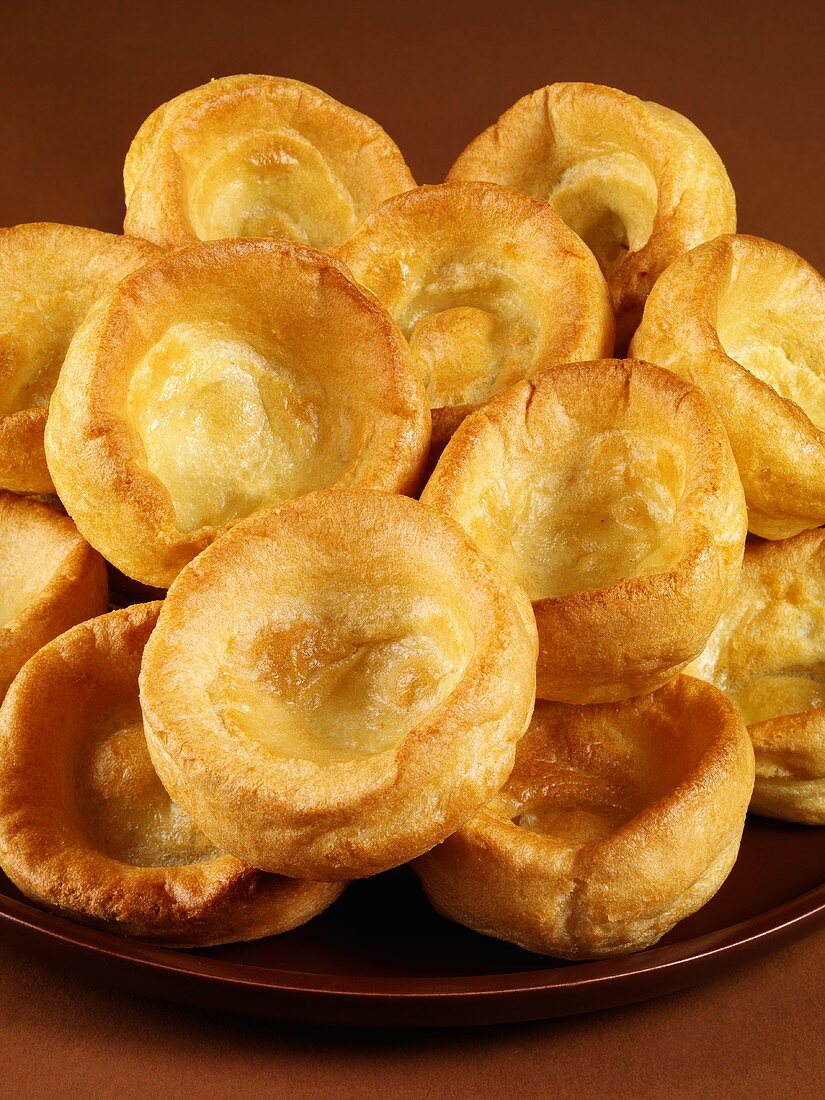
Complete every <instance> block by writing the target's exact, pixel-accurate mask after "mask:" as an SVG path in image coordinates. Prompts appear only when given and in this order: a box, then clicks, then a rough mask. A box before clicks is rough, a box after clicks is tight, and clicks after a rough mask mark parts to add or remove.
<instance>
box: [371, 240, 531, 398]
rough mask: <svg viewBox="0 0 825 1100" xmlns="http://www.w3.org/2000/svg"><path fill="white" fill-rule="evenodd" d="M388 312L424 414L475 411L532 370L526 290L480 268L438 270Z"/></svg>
mask: <svg viewBox="0 0 825 1100" xmlns="http://www.w3.org/2000/svg"><path fill="white" fill-rule="evenodd" d="M379 297H381V294H380V293H379ZM393 312H394V314H395V319H396V321H397V322H398V325H399V327H400V329H401V331H402V332H403V333H404V335H405V336H406V337H407V340H408V341H409V344H410V350H411V351H412V354H413V358H414V359H415V360H416V363H417V364H418V366H419V368H420V370H421V373H422V375H423V377H424V385H425V386H426V389H427V396H428V398H429V401H430V406H431V408H441V407H443V406H445V405H478V404H481V403H482V402H483V401H486V400H487V398H489V397H491V396H492V395H493V394H495V393H498V392H499V391H500V390H502V389H505V388H506V387H507V386H509V385H511V384H512V383H513V382H516V381H518V380H519V379H521V378H523V377H524V376H525V375H526V374H527V373H529V371H530V368H531V367H532V366H533V364H534V363H535V360H536V355H537V349H538V341H539V329H538V326H537V323H536V321H535V320H533V319H532V318H533V317H534V316H535V313H536V312H537V311H536V309H535V306H534V304H533V303H532V300H531V295H530V291H529V287H528V286H527V285H526V284H524V283H523V282H521V281H519V280H516V279H514V278H512V277H511V276H510V275H508V274H506V273H505V272H502V271H498V270H496V269H495V268H492V267H491V266H490V265H489V263H485V262H484V261H478V262H464V261H454V262H451V263H446V264H444V265H442V266H441V267H440V268H438V270H436V271H433V272H431V273H430V274H429V275H428V276H427V277H426V278H423V279H421V280H419V281H418V282H417V283H415V285H414V286H413V287H412V292H411V293H410V294H408V295H407V296H405V299H404V301H403V302H401V303H399V304H398V305H397V306H396V307H395V308H394V310H393Z"/></svg>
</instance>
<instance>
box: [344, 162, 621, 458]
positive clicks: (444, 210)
mask: <svg viewBox="0 0 825 1100" xmlns="http://www.w3.org/2000/svg"><path fill="white" fill-rule="evenodd" d="M335 255H337V256H338V257H339V258H340V259H341V260H342V261H343V262H344V263H345V264H346V265H347V266H348V267H349V268H350V270H351V271H352V273H353V275H354V276H355V278H356V280H357V281H358V282H359V283H360V284H362V285H363V286H365V287H366V288H367V289H368V290H370V291H371V292H372V293H374V294H375V295H376V297H377V298H378V299H379V300H380V301H381V302H383V304H384V305H385V307H386V308H387V309H388V311H389V312H390V314H391V315H392V316H393V318H394V319H395V320H396V322H398V323H399V324H400V325H401V328H402V331H403V332H404V334H405V336H406V337H407V338H408V339H412V338H413V337H414V335H415V334H416V332H417V331H418V328H419V324H420V322H421V321H422V320H423V321H425V322H432V321H433V320H436V321H441V322H442V323H441V324H440V325H439V329H438V331H439V334H440V339H439V340H437V341H436V343H437V344H438V343H440V342H441V340H444V341H445V342H447V343H448V347H449V349H450V352H452V354H449V353H446V352H445V351H444V350H440V352H437V355H436V358H437V359H440V360H441V363H440V366H441V367H442V369H443V368H444V367H446V368H447V369H451V370H452V371H453V372H454V373H455V372H459V373H461V372H463V370H464V369H465V367H464V364H465V363H466V360H467V359H468V357H469V356H472V355H473V352H474V351H475V350H476V349H475V348H474V347H473V337H474V336H475V338H477V334H476V333H474V332H472V328H474V326H471V333H470V334H465V344H464V350H463V349H462V343H461V341H460V340H458V341H456V342H453V338H454V336H455V335H456V330H457V329H458V331H459V332H460V331H461V326H460V325H459V324H458V323H457V322H455V321H454V322H453V324H452V325H450V323H449V321H444V318H449V316H450V315H451V314H454V313H455V312H456V311H457V310H458V309H461V308H463V309H464V310H467V308H468V307H473V306H474V307H475V308H474V312H475V314H476V315H477V316H478V317H479V318H480V317H484V316H485V315H486V318H487V320H488V321H490V322H491V323H492V324H493V325H495V324H500V322H501V316H500V313H501V311H500V310H499V309H497V307H496V302H495V295H494V294H493V295H492V298H493V301H490V300H489V298H490V297H491V295H490V291H489V285H490V284H494V282H495V280H496V279H498V280H502V279H503V280H505V283H504V286H503V287H502V288H500V290H499V292H498V293H499V295H500V296H501V298H503V299H504V300H505V304H507V299H508V297H509V296H511V295H512V293H513V291H512V287H511V286H510V283H509V282H507V281H506V280H511V281H512V284H514V285H515V286H516V287H517V288H518V292H519V293H520V295H521V302H520V307H521V308H520V309H519V310H518V311H517V316H516V317H515V318H513V321H514V323H515V327H516V331H519V330H520V332H521V336H520V337H519V339H521V340H523V339H524V332H526V331H531V332H532V338H533V347H532V349H531V352H530V354H527V353H523V355H522V362H521V368H522V369H521V370H519V369H518V367H519V363H518V359H516V360H515V361H512V362H510V363H509V364H508V363H507V362H506V360H505V361H504V364H502V365H501V367H500V372H499V377H498V378H496V379H491V380H490V385H491V386H492V389H488V391H487V392H485V393H484V394H483V396H482V397H481V399H480V400H476V399H473V400H465V401H456V403H454V404H453V403H451V404H441V403H440V402H439V401H438V399H437V397H436V396H432V397H431V404H432V405H433V408H432V416H433V449H434V450H437V451H440V450H441V449H442V448H443V446H444V445H445V444H446V442H447V440H448V439H449V438H450V437H451V436H452V434H453V432H454V431H455V429H456V428H457V427H458V425H459V424H460V423H461V421H462V420H463V419H464V417H465V416H466V415H467V414H468V413H469V412H471V411H472V409H473V408H476V407H477V406H478V405H479V404H481V403H483V401H484V400H486V399H487V398H488V397H490V396H492V394H493V393H495V392H499V391H500V390H502V389H505V388H506V387H507V386H509V385H511V384H512V383H513V382H516V381H518V380H519V378H523V377H526V376H527V375H528V374H532V373H535V372H536V371H538V370H541V369H543V368H545V367H548V366H550V365H552V364H556V363H565V362H570V361H572V360H580V359H598V358H601V357H602V356H606V355H610V354H611V353H612V351H613V338H614V330H615V325H614V319H613V313H612V309H611V306H610V299H609V295H608V292H607V286H606V284H605V281H604V277H603V276H602V274H601V271H600V270H599V267H598V264H597V263H596V262H595V260H594V257H593V255H592V253H591V252H590V250H589V249H588V248H587V247H586V245H584V244H583V242H582V241H581V240H580V239H579V238H578V237H577V236H576V234H575V233H574V232H573V231H572V230H571V229H568V228H567V226H566V225H565V224H564V222H563V221H562V220H561V218H559V217H558V215H557V214H556V213H555V212H554V211H553V209H552V208H551V207H550V205H549V204H548V203H546V202H542V201H539V200H536V199H531V198H529V197H528V196H526V195H523V194H521V193H518V192H515V191H511V190H509V189H507V188H505V187H500V186H498V185H496V184H490V183H475V182H464V181H461V182H457V183H445V184H441V185H439V186H425V187H418V188H416V189H415V190H412V191H407V192H405V193H404V194H400V195H396V196H395V197H394V198H391V199H388V200H387V201H386V202H385V203H383V204H382V205H381V206H380V207H379V208H378V209H377V210H376V211H375V212H374V213H372V214H371V215H369V217H367V218H366V219H365V220H364V222H363V223H362V224H361V226H360V227H359V229H358V231H357V232H356V233H355V235H354V236H353V237H351V238H350V239H349V240H348V241H346V242H345V243H344V244H343V245H341V246H340V247H339V248H337V249H336V250H335ZM474 268H475V270H473V269H474ZM468 270H470V271H472V272H473V274H472V276H471V277H469V278H468V275H467V271H468ZM437 289H440V290H441V297H439V296H437V295H436V293H435V292H436V290H437ZM422 298H423V299H424V303H425V306H424V308H423V311H422V308H420V307H419V308H416V301H417V299H422ZM434 298H436V299H437V300H436V305H437V306H438V307H439V308H438V309H437V310H428V309H426V305H427V303H428V302H432V301H433V299H434ZM476 299H478V302H476ZM510 310H512V307H510ZM431 342H432V340H431ZM496 342H498V343H499V344H500V346H501V345H505V346H506V345H507V344H508V343H509V344H513V343H514V342H517V341H516V338H515V337H514V336H513V332H512V331H510V330H506V329H505V330H503V331H501V332H499V333H497V340H496V341H493V344H494V345H495V343H496ZM492 350H493V351H495V350H496V349H495V346H493V349H492ZM459 364H460V365H459ZM419 365H420V366H423V364H422V363H420V362H419ZM481 365H482V366H483V367H485V368H489V363H488V362H487V360H486V358H484V359H483V360H482V364H481ZM461 381H463V382H464V385H463V387H461V386H459V385H457V383H455V382H454V383H453V385H456V387H457V388H463V389H464V393H465V395H467V391H468V389H469V390H470V391H472V390H474V389H476V388H477V387H478V385H479V383H480V382H483V381H484V379H479V378H469V379H462V380H461ZM449 384H450V379H439V378H438V377H433V378H432V380H431V386H432V387H433V389H434V392H435V393H437V391H438V390H439V389H442V392H443V389H444V388H445V385H449Z"/></svg>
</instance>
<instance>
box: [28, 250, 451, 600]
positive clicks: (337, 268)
mask: <svg viewBox="0 0 825 1100" xmlns="http://www.w3.org/2000/svg"><path fill="white" fill-rule="evenodd" d="M429 438H430V414H429V410H428V409H427V401H426V395H425V394H424V390H423V386H422V384H421V379H420V377H419V374H418V371H417V370H416V368H415V366H414V364H413V362H412V360H411V358H410V354H409V351H408V349H407V346H406V343H405V341H404V338H403V337H402V335H401V333H400V332H399V331H398V329H397V328H396V326H395V325H394V324H393V323H392V321H391V319H390V318H389V317H388V316H387V314H386V312H385V311H384V310H383V309H382V308H381V306H380V305H379V303H378V302H377V301H375V299H373V298H372V297H370V296H368V295H367V294H366V293H363V292H362V291H360V290H359V289H358V288H357V287H356V286H355V284H354V283H353V282H352V281H351V279H350V277H349V274H348V272H346V271H345V269H344V268H343V266H342V265H341V264H340V263H339V262H338V261H337V260H334V259H332V257H330V256H328V255H325V254H324V253H321V252H316V251H315V250H314V249H309V248H303V247H301V246H298V245H290V244H286V243H284V242H279V241H266V240H255V241H252V240H234V241H213V242H211V243H207V244H198V245H192V246H190V247H189V248H186V249H180V250H178V251H175V252H171V253H168V254H166V255H165V256H163V257H162V258H161V259H159V260H158V261H156V262H155V263H153V264H150V265H149V266H147V267H145V268H143V269H142V270H141V271H139V272H137V273H135V274H134V275H132V276H130V277H129V278H127V279H124V280H123V281H122V282H121V283H120V284H119V285H118V286H117V287H116V288H115V289H114V290H113V291H112V292H111V293H110V294H109V295H107V296H106V297H105V298H103V299H102V300H101V301H100V302H99V304H98V305H97V307H96V308H95V309H94V310H93V311H92V313H91V314H90V316H89V317H88V318H87V320H86V321H85V322H84V324H83V325H81V327H80V329H79V330H78V331H77V333H76V335H75V338H74V339H73V341H72V344H71V347H70V348H69V352H68V354H67V356H66V360H65V364H64V368H63V371H62V372H61V376H60V380H59V382H58V385H57V388H56V390H55V393H54V396H53V399H52V404H51V410H50V413H49V421H48V426H47V429H46V449H47V457H48V462H49V468H50V469H51V472H52V477H53V478H54V483H55V485H56V486H57V489H58V492H59V494H60V498H61V500H62V501H63V503H64V505H65V506H66V509H67V511H68V512H69V513H70V515H71V516H72V517H73V518H74V520H75V522H76V523H77V525H78V527H79V529H80V530H81V531H82V532H83V533H84V535H85V536H86V538H88V540H89V542H91V543H92V545H93V546H96V547H97V549H98V550H100V551H101V552H102V553H103V555H104V556H105V557H106V558H107V559H108V560H109V561H111V562H112V563H113V564H114V565H116V566H117V567H118V569H120V570H121V571H122V572H123V573H125V574H127V576H129V577H132V578H133V579H134V580H138V581H141V582H143V583H144V584H149V585H158V586H160V587H162V588H163V587H166V586H168V584H169V583H170V582H171V580H172V579H173V578H174V577H175V576H176V575H177V574H178V573H179V572H180V570H181V569H182V567H183V566H184V565H185V564H186V563H187V562H188V561H190V560H191V559H192V558H193V557H194V556H195V555H196V554H198V553H199V552H200V551H201V550H202V549H203V548H204V547H205V546H207V545H208V544H209V543H210V542H211V541H212V540H213V539H214V538H215V537H216V535H218V534H219V533H220V532H221V531H223V530H224V529H225V528H226V527H227V525H228V524H231V523H233V522H235V521H236V520H237V519H239V518H241V517H243V516H246V515H249V514H250V513H252V512H255V511H257V510H258V509H259V508H262V507H264V506H266V505H270V504H274V503H279V502H281V501H283V500H285V499H288V498H291V497H294V496H298V495H299V494H301V493H306V492H309V491H311V490H313V489H319V488H327V487H330V486H333V485H334V486H336V487H337V486H341V487H347V486H356V487H359V488H370V489H372V488H375V489H385V490H387V491H390V492H411V491H414V490H416V489H417V488H418V485H419V481H420V476H421V471H422V467H423V463H424V461H425V459H426V455H427V451H428V448H429Z"/></svg>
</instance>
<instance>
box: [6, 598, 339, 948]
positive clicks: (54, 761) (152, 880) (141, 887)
mask: <svg viewBox="0 0 825 1100" xmlns="http://www.w3.org/2000/svg"><path fill="white" fill-rule="evenodd" d="M160 606H161V605H160V603H149V604H136V605H134V606H132V607H128V608H124V609H123V610H121V611H114V612H112V613H111V614H109V615H104V616H101V617H100V618H97V619H93V620H91V621H90V622H87V623H83V624H81V625H80V626H77V627H75V628H74V629H72V630H70V631H68V632H67V633H66V634H64V635H62V636H61V637H60V638H57V639H56V640H55V641H53V642H51V643H50V644H48V645H47V646H45V647H44V648H43V649H41V650H40V651H39V653H37V654H36V655H35V656H34V657H33V658H32V659H31V660H30V661H29V663H28V664H27V665H26V667H25V668H24V670H23V671H22V672H21V674H20V676H19V677H18V678H17V681H16V682H15V684H14V686H13V688H12V690H11V691H10V692H9V695H8V697H7V699H6V703H5V704H4V706H3V708H2V711H0V735H1V736H2V752H0V863H2V867H3V870H4V871H5V872H6V874H7V875H8V876H9V878H11V879H12V881H13V882H14V883H15V884H16V885H17V886H18V888H19V889H20V890H22V891H23V892H24V893H25V894H26V895H27V896H28V897H30V898H32V899H33V900H35V901H37V902H38V903H39V904H41V905H43V906H45V907H46V908H48V909H51V910H53V911H55V912H58V913H61V914H63V915H65V916H69V917H71V918H72V919H74V920H78V921H81V922H83V923H85V924H91V925H94V926H95V927H98V928H104V929H106V930H108V931H112V932H116V933H118V934H120V935H131V936H142V937H147V938H151V939H154V940H159V941H161V942H163V943H168V944H174V945H177V946H186V947H193V946H207V945H209V944H216V943H227V942H231V941H234V940H246V939H256V938H259V937H261V936H266V935H273V934H275V933H278V932H283V931H286V930H287V929H289V928H293V927H295V926H296V925H298V924H301V923H303V922H304V921H306V920H308V919H309V918H310V917H312V916H314V915H315V914H316V913H318V912H320V911H321V910H322V909H325V908H326V907H327V906H328V905H329V904H330V903H331V902H332V901H333V900H334V899H335V898H336V897H337V896H338V895H339V894H340V892H341V890H342V889H343V887H342V885H341V884H337V883H336V884H334V883H308V882H299V881H297V880H291V879H284V878H280V877H278V876H274V875H267V874H265V873H263V872H261V871H257V870H255V869H254V868H251V867H249V866H246V865H245V864H243V863H241V862H240V861H239V860H236V859H234V858H232V857H231V856H221V857H218V858H213V859H207V860H204V861H203V862H201V863H197V864H193V865H189V866H172V867H148V868H147V867H136V866H132V865H129V864H125V863H121V862H119V861H118V860H116V859H113V858H111V857H109V856H107V855H104V854H103V853H102V852H101V851H99V850H98V849H96V848H95V847H94V845H93V843H92V842H90V840H89V839H88V837H87V836H86V834H85V832H84V829H83V822H82V820H80V819H78V816H77V813H78V811H77V810H76V808H73V806H72V802H71V799H70V798H69V800H68V801H67V798H66V791H67V789H68V790H70V789H71V781H72V780H71V768H72V761H73V759H74V756H73V743H74V741H75V739H77V738H78V737H79V738H81V739H82V736H83V730H82V724H83V715H84V713H86V712H94V713H95V714H96V717H97V718H98V719H99V716H100V708H101V707H107V706H116V705H117V704H118V702H122V701H123V699H128V698H130V697H132V696H134V695H135V693H136V692H137V675H138V669H139V666H140V659H141V654H142V651H143V647H144V644H145V642H146V639H147V637H148V636H149V634H150V633H151V631H152V629H153V627H154V624H155V622H156V620H157V615H158V612H159V610H160ZM77 724H80V726H81V729H80V731H78V730H77V728H76V726H77Z"/></svg>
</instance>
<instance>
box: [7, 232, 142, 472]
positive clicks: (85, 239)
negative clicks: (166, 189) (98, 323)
mask: <svg viewBox="0 0 825 1100" xmlns="http://www.w3.org/2000/svg"><path fill="white" fill-rule="evenodd" d="M157 255H158V250H157V248H155V246H154V245H151V244H149V243H148V242H147V241H141V240H138V239H136V238H134V237H118V236H115V235H114V234H112V233H99V232H98V231H97V230H96V229H81V228H78V227H77V226H74V225H56V224H52V223H50V222H37V223H34V224H31V225H15V226H12V227H11V228H9V229H0V489H11V490H13V491H14V492H17V493H53V492H54V487H53V485H52V479H51V477H50V475H49V471H48V469H47V467H46V457H45V455H44V454H43V429H44V427H45V424H46V414H47V412H48V406H49V398H50V397H51V393H52V390H53V389H54V385H55V382H56V381H57V376H58V373H59V371H60V366H61V364H62V362H63V357H64V355H65V354H66V348H67V347H68V346H69V341H70V339H71V337H72V333H73V332H74V331H75V329H76V328H77V327H78V325H79V324H80V322H81V321H82V320H83V318H84V317H85V316H86V313H87V312H88V310H89V308H90V307H91V305H92V304H93V303H94V302H95V300H96V299H97V298H99V297H100V295H101V294H103V293H104V292H105V291H107V290H109V289H110V288H111V287H113V286H114V285H115V283H117V282H118V281H119V280H120V279H122V278H123V277H124V275H128V274H129V273H130V272H132V271H135V270H136V269H137V268H139V267H142V266H143V264H145V263H147V262H148V261H149V260H150V259H152V258H153V257H155V256H157Z"/></svg>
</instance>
